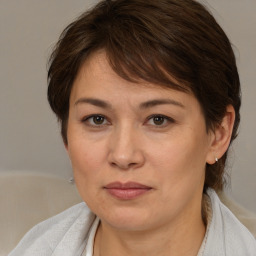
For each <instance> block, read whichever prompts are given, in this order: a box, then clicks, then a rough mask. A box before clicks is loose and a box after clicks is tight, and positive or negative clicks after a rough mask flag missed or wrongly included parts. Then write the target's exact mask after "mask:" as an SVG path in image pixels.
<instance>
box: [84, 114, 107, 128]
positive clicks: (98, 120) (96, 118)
mask: <svg viewBox="0 0 256 256" xmlns="http://www.w3.org/2000/svg"><path fill="white" fill-rule="evenodd" d="M82 122H83V123H87V124H88V125H90V126H102V125H107V124H108V121H107V119H106V118H105V117H104V116H102V115H91V116H88V117H85V118H84V119H83V120H82Z"/></svg>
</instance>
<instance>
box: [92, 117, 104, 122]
mask: <svg viewBox="0 0 256 256" xmlns="http://www.w3.org/2000/svg"><path fill="white" fill-rule="evenodd" d="M103 121H104V118H103V117H102V116H95V117H94V118H93V122H94V123H95V124H102V123H103Z"/></svg>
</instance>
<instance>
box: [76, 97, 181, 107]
mask: <svg viewBox="0 0 256 256" xmlns="http://www.w3.org/2000/svg"><path fill="white" fill-rule="evenodd" d="M82 103H87V104H91V105H94V106H96V107H100V108H109V109H110V108H112V105H111V104H110V103H108V102H106V101H103V100H100V99H96V98H80V99H78V100H77V101H76V102H75V104H74V105H75V106H76V105H78V104H82ZM165 104H171V105H175V106H178V107H181V108H185V106H184V105H183V104H182V103H180V102H178V101H176V100H172V99H155V100H149V101H146V102H143V103H141V104H140V105H139V107H140V108H141V109H147V108H151V107H154V106H157V105H165Z"/></svg>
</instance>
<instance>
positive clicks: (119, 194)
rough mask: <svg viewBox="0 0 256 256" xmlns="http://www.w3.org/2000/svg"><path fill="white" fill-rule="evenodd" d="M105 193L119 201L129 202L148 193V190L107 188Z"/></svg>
mask: <svg viewBox="0 0 256 256" xmlns="http://www.w3.org/2000/svg"><path fill="white" fill-rule="evenodd" d="M106 190H107V192H108V193H109V194H110V195H111V196H113V197H115V198H118V199H121V200H131V199H135V198H138V197H140V196H142V195H144V194H145V193H147V192H148V191H150V188H148V189H147V188H129V189H120V188H107V189H106Z"/></svg>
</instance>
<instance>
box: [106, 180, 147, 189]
mask: <svg viewBox="0 0 256 256" xmlns="http://www.w3.org/2000/svg"><path fill="white" fill-rule="evenodd" d="M104 188H106V189H151V187H149V186H146V185H143V184H140V183H137V182H125V183H122V182H119V181H116V182H112V183H109V184H108V185H106V186H104Z"/></svg>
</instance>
